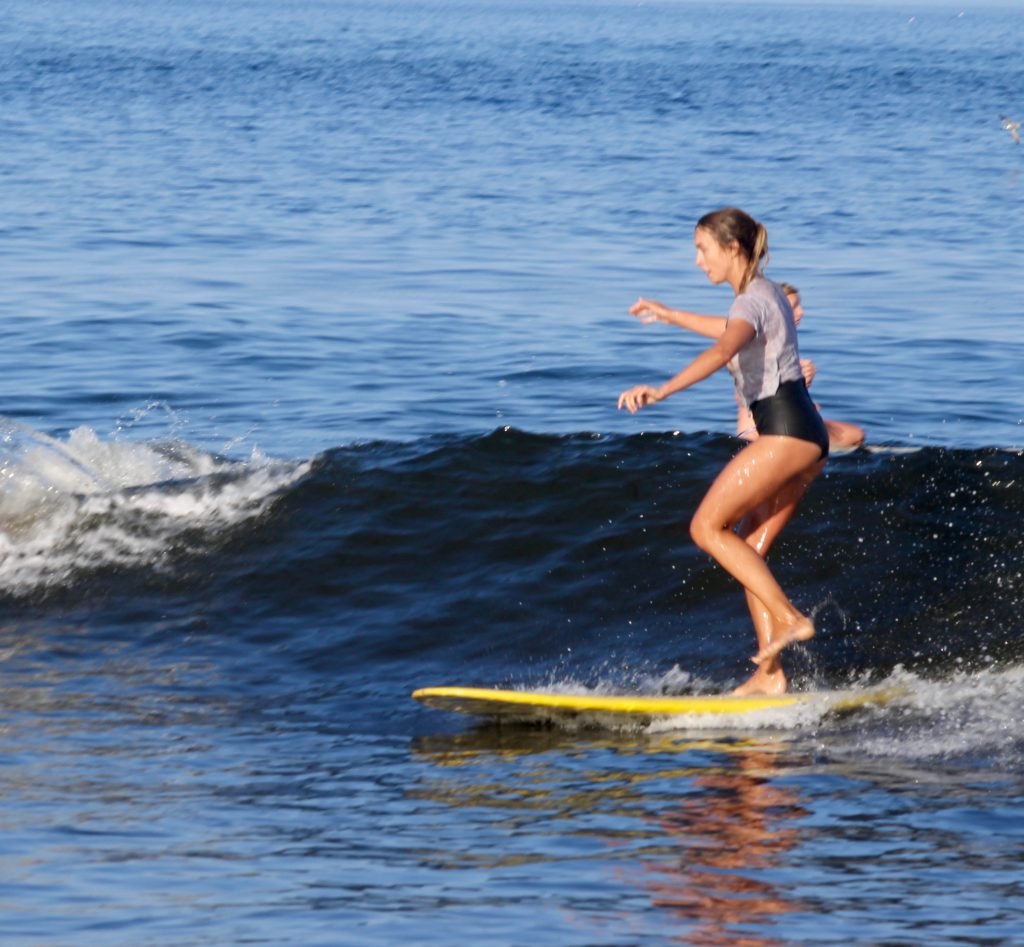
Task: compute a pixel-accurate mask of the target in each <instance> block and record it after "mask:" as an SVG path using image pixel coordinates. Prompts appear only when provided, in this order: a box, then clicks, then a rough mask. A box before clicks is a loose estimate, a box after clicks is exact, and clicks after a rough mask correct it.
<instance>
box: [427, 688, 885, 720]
mask: <svg viewBox="0 0 1024 947" xmlns="http://www.w3.org/2000/svg"><path fill="white" fill-rule="evenodd" d="M412 696H413V697H414V698H415V699H416V700H418V701H420V703H422V704H426V705H427V706H428V707H434V708H436V709H438V710H452V711H455V712H457V713H462V714H473V715H475V716H481V717H493V718H499V719H506V720H514V719H518V720H552V721H553V720H559V719H572V718H578V717H593V718H600V717H603V716H612V717H614V718H616V719H621V720H627V719H628V720H632V721H634V722H637V723H645V722H649V721H651V720H656V719H663V718H668V717H679V716H685V715H688V714H717V715H723V716H725V715H734V714H750V713H755V712H757V711H764V710H775V709H781V708H785V707H795V706H797V705H799V704H812V703H813V704H816V705H818V706H819V707H820V708H821V709H822V711H823V712H827V713H845V712H848V711H851V710H856V709H857V708H859V707H864V706H868V705H871V704H882V703H886V702H888V701H890V700H893V699H894V698H896V697H897V696H899V693H898V689H897V688H894V687H876V688H869V689H867V690H848V691H809V692H806V693H801V694H782V695H779V696H777V697H765V696H759V697H733V696H706V695H704V696H690V697H686V696H683V697H660V696H646V697H645V696H642V695H625V694H618V695H607V694H554V693H543V692H538V691H514V690H492V689H490V688H484V687H424V688H421V689H420V690H417V691H414V692H413V695H412Z"/></svg>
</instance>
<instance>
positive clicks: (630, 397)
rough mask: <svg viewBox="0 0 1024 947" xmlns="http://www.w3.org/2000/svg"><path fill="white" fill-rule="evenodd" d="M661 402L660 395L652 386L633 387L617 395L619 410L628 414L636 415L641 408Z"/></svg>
mask: <svg viewBox="0 0 1024 947" xmlns="http://www.w3.org/2000/svg"><path fill="white" fill-rule="evenodd" d="M659 401H661V393H660V392H659V391H658V389H657V388H655V387H654V386H653V385H634V386H633V387H632V388H630V389H629V390H628V391H624V392H622V394H621V395H619V410H620V411H621V410H622V409H623V408H625V409H626V410H627V411H628V412H629V413H630V414H636V413H637V411H639V410H640V409H641V408H644V407H646V406H647V405H649V404H656V403H657V402H659Z"/></svg>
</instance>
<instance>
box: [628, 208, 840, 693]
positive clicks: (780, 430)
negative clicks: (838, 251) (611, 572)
mask: <svg viewBox="0 0 1024 947" xmlns="http://www.w3.org/2000/svg"><path fill="white" fill-rule="evenodd" d="M694 244H695V246H696V248H697V259H696V263H697V266H698V267H699V268H700V269H702V270H703V271H704V273H705V274H706V275H707V277H708V279H709V280H710V281H711V282H712V283H714V284H715V285H718V284H720V283H728V284H729V285H730V286H731V287H732V290H733V292H734V293H735V299H734V300H733V303H732V305H731V306H730V308H729V315H728V317H724V318H723V317H717V316H699V315H696V314H694V313H685V312H680V311H678V310H672V313H673V316H674V317H676V318H674V319H673V321H675V322H676V323H677V324H679V325H681V326H683V327H684V328H689V329H691V330H693V331H694V332H697V333H699V334H701V335H705V336H708V337H709V338H712V339H714V340H715V341H714V344H712V345H711V346H710V348H708V349H705V350H704V351H703V352H702V353H701V354H700V355H698V356H697V357H696V358H695V359H694V360H693V361H692V362H691V363H690V364H689V365H688V366H687V367H686V368H684V369H683V370H682V371H680V372H679V373H678V374H677V375H676V376H675V377H673V378H671V379H669V380H668V381H667V382H665V384H663V385H660V386H653V385H636V386H635V387H633V388H630V389H628V390H627V391H624V392H623V393H622V394H621V395H619V408H625V409H626V410H628V411H629V412H631V413H634V414H635V413H636V412H637V411H639V410H640V409H641V408H643V407H645V406H647V405H650V404H655V403H656V402H658V401H663V400H664V399H665V398H667V397H668V396H669V395H673V394H675V393H676V392H678V391H682V390H684V389H685V388H689V387H690V386H691V385H695V384H696V383H697V382H699V381H702V380H703V379H705V378H707V377H708V376H709V375H712V374H713V373H714V372H716V371H718V370H719V369H720V368H722V367H724V366H726V365H728V367H729V371H730V373H731V374H732V376H733V380H734V381H735V383H736V390H737V392H738V394H739V396H740V398H741V399H742V400H743V403H744V404H746V405H748V406H749V408H750V410H751V412H752V414H753V416H754V423H755V425H756V427H757V432H758V435H759V436H758V438H757V440H755V441H752V442H751V443H750V444H749V445H748V446H746V447H744V448H743V450H741V451H740V453H739V454H737V455H736V456H735V457H734V458H733V459H732V460H731V461H730V462H729V463H728V464H726V466H725V468H724V469H723V470H722V472H721V473H719V475H718V476H717V477H716V478H715V481H714V483H712V484H711V487H710V489H709V490H708V492H707V494H706V495H705V497H704V499H703V500H702V501H701V504H700V506H699V507H698V508H697V512H696V513H695V514H694V516H693V519H692V521H691V523H690V535H691V536H692V537H693V540H694V542H696V543H697V545H698V546H699V547H700V548H701V549H703V550H704V551H705V552H707V553H708V554H709V555H711V556H712V557H713V558H714V559H715V560H716V561H717V562H718V563H719V564H720V565H721V566H722V567H723V568H724V569H725V570H726V571H727V572H729V573H730V574H731V575H732V576H733V577H734V578H736V579H737V580H738V581H739V582H740V584H741V585H742V586H743V588H744V589H745V591H746V596H747V605H748V607H749V609H750V614H751V618H752V619H753V622H754V629H755V631H756V633H757V643H758V652H757V654H756V655H754V657H753V659H752V660H753V661H754V663H755V664H756V665H757V671H756V672H755V673H754V675H753V677H751V678H750V680H748V681H747V682H746V683H744V684H742V685H741V686H740V687H738V688H737V689H736V691H735V693H737V694H780V693H783V692H785V690H786V688H787V681H786V676H785V674H784V672H783V670H782V663H781V661H780V660H779V652H780V651H782V649H783V648H785V647H786V646H787V645H789V644H791V643H793V642H796V641H807V640H808V639H810V638H812V637H813V636H814V624H813V623H812V621H811V619H810V618H808V617H807V616H806V615H804V614H803V613H801V612H800V611H798V610H797V608H796V607H795V606H794V605H793V603H792V602H791V601H790V600H789V599H788V598H787V596H786V593H785V592H783V590H782V587H781V586H780V585H779V583H778V582H777V581H776V580H775V577H774V576H773V575H772V573H771V571H770V570H769V568H768V565H767V563H766V562H765V557H766V556H767V555H768V550H769V549H770V548H771V546H772V543H774V541H775V540H776V539H777V538H778V536H779V534H780V533H781V532H782V529H783V527H784V526H785V525H786V523H788V522H789V520H790V519H791V518H792V516H793V514H794V513H795V512H796V508H797V506H798V504H799V503H800V500H801V499H802V498H803V496H804V494H805V493H806V492H807V488H808V487H809V486H810V484H811V482H812V481H813V480H814V478H815V477H817V476H818V474H819V473H821V471H822V470H823V469H824V467H825V459H826V458H827V456H828V431H827V430H826V428H825V424H824V422H823V421H822V419H821V416H820V415H819V414H818V411H817V409H816V408H815V407H814V403H813V402H812V401H811V398H810V396H809V395H808V393H807V386H806V385H805V383H804V378H803V374H802V372H801V368H800V356H799V351H798V349H797V340H796V325H795V324H794V321H793V312H792V310H791V309H790V306H789V303H788V302H787V300H786V296H785V293H784V292H783V291H782V289H781V288H780V287H779V286H777V285H776V284H775V283H773V282H771V281H770V280H768V279H766V278H765V277H764V275H763V269H764V264H765V263H766V262H767V259H768V233H767V231H766V230H765V228H764V227H763V226H762V225H761V224H759V223H758V222H757V221H756V220H754V219H753V218H752V217H751V216H750V215H749V214H746V213H744V212H743V211H741V210H738V209H736V208H732V207H728V208H724V209H722V210H717V211H712V212H711V213H710V214H705V215H704V216H703V217H702V218H701V219H700V220H699V221H698V222H697V226H696V228H695V230H694ZM645 308H649V309H650V311H651V312H652V314H653V313H655V312H656V311H657V308H661V309H665V308H666V307H662V306H661V304H660V303H655V302H648V301H647V300H643V299H641V300H640V301H639V302H637V303H636V305H634V307H633V310H632V311H633V312H634V314H635V315H636V314H639V313H638V310H639V311H643V310H644V309H645Z"/></svg>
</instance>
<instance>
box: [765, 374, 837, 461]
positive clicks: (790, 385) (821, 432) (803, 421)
mask: <svg viewBox="0 0 1024 947" xmlns="http://www.w3.org/2000/svg"><path fill="white" fill-rule="evenodd" d="M750 413H751V414H753V416H754V426H755V427H756V428H757V433H758V435H763V434H775V435H781V436H782V437H796V438H799V439H800V440H801V441H810V442H811V443H812V444H817V445H818V447H820V448H821V456H822V459H824V458H825V457H828V429H827V428H826V427H825V422H824V421H822V419H821V415H820V414H818V409H817V408H816V407H814V402H813V401H811V396H810V395H809V394H808V393H807V385H805V384H804V380H803V379H802V378H798V379H797V380H796V381H784V382H783V383H782V384H781V385H779V390H778V391H776V392H775V394H774V395H770V396H769V397H767V398H762V399H761V400H760V401H755V402H754V403H753V404H752V405H751V406H750Z"/></svg>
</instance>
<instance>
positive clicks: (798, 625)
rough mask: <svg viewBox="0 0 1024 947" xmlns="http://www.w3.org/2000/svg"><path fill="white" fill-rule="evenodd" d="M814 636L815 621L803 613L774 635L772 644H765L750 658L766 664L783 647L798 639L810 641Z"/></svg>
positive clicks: (756, 662)
mask: <svg viewBox="0 0 1024 947" xmlns="http://www.w3.org/2000/svg"><path fill="white" fill-rule="evenodd" d="M813 637H814V622H812V621H811V620H810V619H809V618H808V617H807V616H806V615H801V616H800V617H799V618H798V619H797V620H796V621H795V622H793V624H792V625H790V626H789V627H788V628H785V629H783V630H781V631H778V632H776V633H775V634H774V635H773V636H772V641H771V643H770V644H767V645H765V646H764V647H763V648H762V649H761V650H760V651H758V652H757V654H755V655H754V656H753V657H752V658H751V659H750V660H751V661H753V662H754V664H764V663H765V662H766V661H770V660H771V659H772V658H774V657H775V656H776V655H777V654H778V653H779V652H780V651H781V650H782V649H783V648H785V647H786V646H787V645H791V644H793V643H794V642H796V641H810V640H811V638H813Z"/></svg>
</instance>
